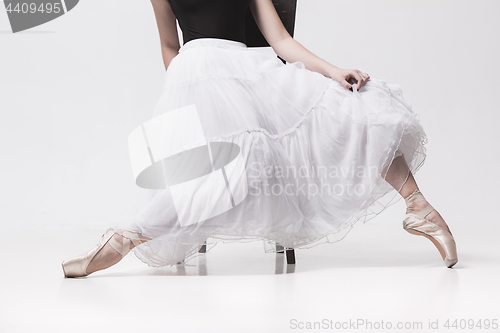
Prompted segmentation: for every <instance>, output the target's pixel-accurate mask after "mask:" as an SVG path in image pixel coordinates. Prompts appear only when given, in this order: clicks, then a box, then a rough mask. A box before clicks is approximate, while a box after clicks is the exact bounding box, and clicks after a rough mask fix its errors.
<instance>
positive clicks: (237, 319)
mask: <svg viewBox="0 0 500 333" xmlns="http://www.w3.org/2000/svg"><path fill="white" fill-rule="evenodd" d="M390 211H391V212H390V214H393V215H387V214H386V217H387V218H386V219H385V220H384V219H382V218H381V219H378V218H377V220H374V221H371V222H369V223H367V224H364V225H358V226H356V227H355V228H354V229H353V231H351V233H350V234H348V235H347V237H346V238H345V239H344V240H342V241H341V242H338V243H334V244H323V245H320V246H318V247H315V248H312V249H304V250H297V251H296V257H297V264H296V265H295V266H287V265H283V262H284V259H283V255H276V254H269V253H268V254H266V253H264V247H263V243H262V242H253V243H246V244H224V243H220V244H218V245H217V246H215V247H214V248H213V249H211V250H210V251H209V252H208V253H207V254H206V255H201V256H199V257H197V258H195V259H193V260H192V261H190V262H188V265H187V266H186V267H185V268H181V267H169V268H167V267H166V268H153V267H149V266H147V265H145V264H143V263H142V262H141V261H139V260H138V259H137V258H135V257H134V256H133V255H131V254H129V255H128V256H127V257H125V258H124V259H123V260H122V262H120V263H119V264H117V265H115V266H113V267H111V268H110V269H108V270H104V271H99V272H96V273H93V274H91V275H89V276H87V277H85V278H78V279H68V278H64V277H63V271H62V269H61V262H62V260H64V259H67V258H69V257H72V256H74V255H78V254H81V253H83V252H85V251H88V250H90V248H92V246H94V245H95V244H96V243H97V241H98V239H99V237H100V235H101V234H102V232H103V231H104V230H80V231H67V230H65V231H59V232H54V231H52V230H43V229H41V230H37V231H31V232H27V231H20V230H15V229H13V230H11V231H5V230H4V233H2V234H1V235H0V241H1V242H0V244H1V250H2V254H3V260H2V267H3V269H2V274H1V276H0V279H1V280H0V294H1V303H0V304H1V305H0V331H1V332H9V333H10V332H88V331H89V330H93V331H95V332H120V333H124V332H135V333H137V332H289V331H290V332H293V331H308V332H309V331H315V330H313V329H307V328H308V327H309V326H307V325H308V324H310V325H314V323H315V322H320V323H321V324H323V325H324V326H322V327H321V328H319V329H317V330H316V331H360V332H363V331H368V332H371V331H386V330H387V331H390V330H392V331H401V332H428V331H431V332H439V331H442V332H455V331H456V332H458V331H460V332H483V331H485V332H493V331H498V330H499V329H496V330H493V329H492V328H491V327H490V329H485V326H483V328H482V329H481V330H480V329H479V328H478V327H476V328H474V329H469V326H468V325H470V324H472V321H464V320H469V319H472V320H474V324H475V325H476V324H477V323H478V321H479V320H481V321H482V323H483V324H485V323H487V322H486V321H485V320H490V321H492V320H494V319H495V322H498V320H499V319H500V311H499V310H500V305H499V300H498V298H499V296H500V293H499V290H500V289H499V287H498V279H499V277H500V260H499V253H500V251H499V248H500V243H499V242H498V231H499V230H498V229H497V230H492V229H491V228H489V229H488V230H485V229H482V228H476V229H475V230H474V229H473V230H470V228H466V227H465V226H466V224H465V223H463V224H462V225H456V226H455V228H453V229H452V230H453V232H454V234H455V238H456V240H457V243H458V246H459V248H458V249H459V259H460V261H459V263H458V264H457V265H456V266H455V268H454V269H447V268H446V267H445V266H444V264H443V263H442V261H441V257H440V256H439V254H438V251H437V250H436V248H434V246H433V245H432V243H431V242H429V241H428V240H427V239H425V238H423V237H417V236H413V235H410V234H408V233H406V232H405V231H404V230H403V229H402V227H401V222H396V221H397V217H396V215H394V214H397V213H401V212H400V209H391V210H390ZM446 320H450V325H452V324H453V321H454V320H458V321H457V322H456V325H458V328H460V325H462V327H464V325H466V327H465V329H463V330H461V329H458V330H457V329H455V328H453V327H450V329H447V328H446V327H445V326H444V325H445V324H446ZM460 320H462V321H460ZM330 321H331V322H330ZM436 321H438V322H437V325H438V329H430V328H429V322H432V323H433V325H436ZM349 322H351V323H353V324H354V323H356V324H358V326H356V325H351V326H346V325H349ZM367 322H370V323H367ZM363 323H364V324H363ZM398 323H399V325H401V324H402V325H410V327H414V328H408V329H397V328H396V327H397V326H396V325H398ZM419 323H421V325H422V326H420V328H418V326H413V325H419ZM327 324H328V325H332V327H330V326H328V325H327ZM316 325H318V324H316ZM335 325H343V326H344V329H337V330H335ZM367 325H372V326H371V329H369V328H370V327H369V326H367ZM382 325H383V326H382ZM388 325H392V329H389V328H388V327H387V326H388ZM312 327H314V326H312ZM434 327H435V326H434ZM337 328H338V327H337ZM367 328H368V329H367Z"/></svg>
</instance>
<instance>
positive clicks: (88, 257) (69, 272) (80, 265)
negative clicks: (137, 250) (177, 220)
mask: <svg viewBox="0 0 500 333" xmlns="http://www.w3.org/2000/svg"><path fill="white" fill-rule="evenodd" d="M114 234H115V232H114V231H113V229H108V230H107V231H106V232H105V233H104V234H103V235H102V237H101V239H100V241H99V243H98V244H97V245H96V246H95V247H94V248H93V249H92V250H90V251H89V252H87V253H85V254H82V255H79V256H76V257H74V258H71V259H68V260H65V261H63V262H62V268H63V272H64V277H82V276H87V275H89V274H91V273H87V267H88V266H89V264H90V262H91V261H92V259H93V258H94V257H95V255H96V254H97V253H98V252H99V251H100V250H101V249H102V248H103V247H104V246H105V245H106V244H107V243H108V242H109V245H110V246H111V247H112V248H113V249H115V250H116V252H118V253H119V254H121V255H122V258H123V257H124V256H125V255H127V253H129V252H130V241H131V240H132V242H133V243H134V245H135V246H138V245H139V244H141V243H142V241H139V240H136V239H128V238H127V237H123V244H120V243H119V242H118V241H116V240H115V239H114V238H113V235H114Z"/></svg>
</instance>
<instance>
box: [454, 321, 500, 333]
mask: <svg viewBox="0 0 500 333" xmlns="http://www.w3.org/2000/svg"><path fill="white" fill-rule="evenodd" d="M444 327H446V328H448V329H462V330H463V329H483V330H488V329H494V330H495V329H497V328H498V319H479V320H475V319H455V320H453V321H451V320H450V319H448V320H446V322H445V323H444Z"/></svg>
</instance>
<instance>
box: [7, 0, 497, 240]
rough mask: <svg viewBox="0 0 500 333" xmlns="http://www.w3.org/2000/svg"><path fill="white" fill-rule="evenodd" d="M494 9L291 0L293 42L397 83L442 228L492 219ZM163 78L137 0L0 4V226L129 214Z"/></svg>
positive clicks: (425, 188)
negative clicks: (49, 17) (32, 12)
mask: <svg viewBox="0 0 500 333" xmlns="http://www.w3.org/2000/svg"><path fill="white" fill-rule="evenodd" d="M2 8H3V4H2ZM499 12H500V2H499V1H497V0H489V1H487V0H474V1H472V0H468V1H464V0H453V1H452V0H365V1H361V0H349V1H340V0H299V6H298V14H297V24H296V35H295V37H296V39H297V40H298V41H299V42H301V43H302V44H303V45H304V46H306V47H307V48H309V49H310V50H311V51H313V52H314V53H316V54H317V55H319V56H321V57H323V58H324V59H326V60H328V61H330V62H331V63H333V64H335V65H337V66H339V67H344V68H361V69H363V70H364V71H366V72H368V73H369V74H370V75H371V76H372V77H377V78H382V79H386V80H387V81H388V82H390V83H398V84H400V85H401V86H402V88H403V91H404V96H405V98H406V100H407V101H408V102H409V103H410V104H412V105H413V109H414V111H416V112H417V113H419V114H420V119H421V122H422V124H423V126H424V128H425V129H426V131H427V134H428V138H429V144H428V145H427V148H428V159H427V161H426V164H425V165H424V167H423V168H422V169H421V171H419V173H418V174H417V175H416V178H417V181H418V183H419V185H420V187H421V189H422V192H423V193H424V195H425V196H426V197H427V198H428V199H429V201H430V202H432V203H433V205H434V206H435V207H436V208H438V207H439V208H438V209H439V211H440V212H441V213H443V212H444V214H443V215H444V217H445V218H446V219H447V221H448V223H449V224H450V227H452V229H453V227H454V226H457V225H458V224H467V223H471V222H474V223H483V224H487V223H496V221H495V220H494V219H483V220H481V221H475V220H474V217H475V216H476V214H477V212H479V211H482V212H483V214H484V215H483V216H485V215H486V213H485V212H487V211H488V210H490V211H491V212H492V213H493V209H494V208H495V207H496V205H497V203H496V200H497V199H498V195H497V188H498V187H499V185H500V184H499V180H498V177H496V175H495V171H496V165H497V163H498V162H499V161H500V159H499V149H498V148H497V146H496V143H497V142H499V141H500V135H499V131H498V129H497V126H498V125H497V123H498V121H499V119H500V117H499V116H498V111H499V104H498V102H497V101H498V99H497V94H498V91H499V88H500V87H499V85H500V83H499V80H498V77H499V76H500V66H499V65H498V59H500V47H499V43H498V36H497V33H498V31H500V21H499V20H498V19H497V18H498V17H497V16H498V13H499ZM163 79H164V68H163V63H162V60H161V54H160V45H159V39H158V32H157V27H156V22H155V19H154V15H153V10H152V6H151V3H150V1H146V0H143V1H138V0H134V1H131V0H119V1H118V0H106V1H97V0H86V1H81V2H80V3H79V4H78V6H77V7H75V9H73V10H72V11H70V12H69V13H68V14H66V15H64V16H62V17H60V18H59V19H56V20H54V21H52V22H48V23H46V24H44V25H42V26H39V27H36V28H33V29H31V30H28V31H25V32H20V33H17V34H12V33H11V31H10V26H9V23H8V19H7V14H6V12H5V11H4V10H3V9H0V112H1V115H2V121H1V122H0V149H1V150H0V151H1V162H2V163H1V171H2V172H1V174H0V184H1V192H0V200H1V202H2V205H1V207H2V208H1V209H0V223H1V224H2V226H3V227H5V226H11V227H12V226H13V227H16V228H37V227H40V228H74V227H77V228H80V227H81V226H83V225H86V226H89V227H98V228H102V230H105V229H106V228H107V227H109V226H111V225H115V224H121V223H125V224H126V223H128V221H131V220H132V217H133V215H134V214H135V213H136V212H138V211H139V209H140V208H141V207H142V205H143V204H144V202H145V200H146V196H145V192H144V190H142V189H140V188H138V187H136V186H135V184H134V179H133V177H132V171H131V168H130V162H129V157H128V147H127V138H128V134H129V133H130V132H131V131H132V130H133V129H134V128H135V127H136V126H138V125H139V124H141V123H142V122H143V121H145V120H147V119H149V118H150V117H151V115H152V112H153V107H154V105H155V104H156V102H157V100H158V98H159V97H160V95H161V91H162V85H163ZM467 205H469V206H467ZM402 213H403V212H401V219H402V217H403V215H402ZM394 222H395V223H396V222H397V223H401V221H400V220H398V221H394Z"/></svg>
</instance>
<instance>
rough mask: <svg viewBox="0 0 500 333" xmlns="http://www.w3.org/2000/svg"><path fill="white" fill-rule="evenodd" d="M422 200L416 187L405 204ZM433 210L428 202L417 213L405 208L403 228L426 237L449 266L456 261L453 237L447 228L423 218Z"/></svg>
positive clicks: (422, 197)
mask: <svg viewBox="0 0 500 333" xmlns="http://www.w3.org/2000/svg"><path fill="white" fill-rule="evenodd" d="M422 200H425V198H424V196H423V195H422V193H421V192H420V191H419V190H418V189H416V190H415V191H414V192H413V193H412V194H410V195H409V196H408V197H406V198H405V201H406V204H407V206H409V205H410V204H412V203H415V202H418V201H422ZM425 201H427V200H425ZM433 210H434V208H433V207H432V206H431V204H429V203H428V202H427V205H426V206H425V207H423V208H422V209H421V210H420V211H418V212H417V213H412V212H411V211H409V210H407V214H406V217H405V219H404V220H403V228H404V229H405V230H406V231H408V232H409V233H410V234H413V235H417V236H424V237H426V238H428V239H429V240H430V241H431V242H432V243H433V244H434V245H435V246H436V248H437V249H438V250H439V253H440V254H441V257H442V258H443V260H444V264H445V265H446V267H448V268H451V267H453V265H455V264H456V263H457V262H458V255H457V247H456V244H455V239H454V238H453V235H452V234H451V233H450V232H449V231H448V230H446V229H443V228H441V227H440V226H438V225H437V224H435V223H434V222H431V221H429V220H428V219H426V218H425V217H426V216H427V215H429V213H430V212H432V211H433Z"/></svg>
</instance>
